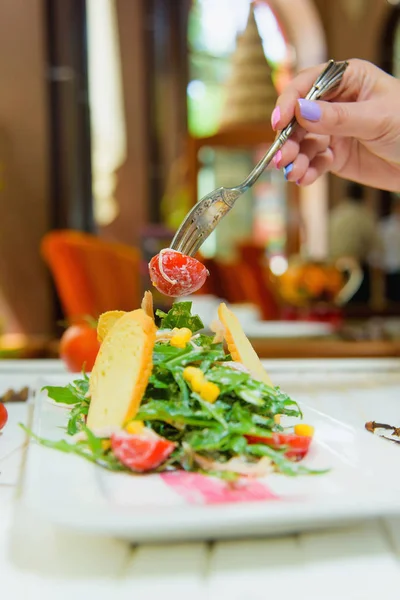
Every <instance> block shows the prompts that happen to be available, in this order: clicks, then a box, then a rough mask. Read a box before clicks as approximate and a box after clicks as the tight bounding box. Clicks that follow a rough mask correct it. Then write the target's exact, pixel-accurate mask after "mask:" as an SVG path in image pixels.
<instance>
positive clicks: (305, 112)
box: [297, 98, 321, 121]
mask: <svg viewBox="0 0 400 600" xmlns="http://www.w3.org/2000/svg"><path fill="white" fill-rule="evenodd" d="M297 102H298V103H299V108H300V114H301V116H302V117H303V119H307V121H319V120H320V118H321V107H320V105H319V104H317V103H316V102H314V100H305V99H304V98H301V99H300V100H297Z"/></svg>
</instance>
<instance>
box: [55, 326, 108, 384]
mask: <svg viewBox="0 0 400 600" xmlns="http://www.w3.org/2000/svg"><path fill="white" fill-rule="evenodd" d="M99 348H100V342H99V341H98V339H97V331H96V329H95V328H94V327H91V326H90V325H85V324H82V325H71V327H68V329H66V330H65V332H64V333H63V335H62V337H61V340H60V357H61V358H62V360H63V361H64V362H65V364H66V366H67V369H68V370H69V371H72V372H73V373H79V372H80V371H82V369H83V367H84V368H85V371H86V372H87V373H89V372H90V371H91V370H92V369H93V365H94V362H95V360H96V357H97V353H98V351H99Z"/></svg>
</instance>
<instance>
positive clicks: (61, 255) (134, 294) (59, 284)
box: [41, 230, 141, 320]
mask: <svg viewBox="0 0 400 600" xmlns="http://www.w3.org/2000/svg"><path fill="white" fill-rule="evenodd" d="M41 251H42V255H43V258H44V259H45V261H46V263H47V265H48V266H49V268H50V271H51V273H52V276H53V279H54V282H55V286H56V290H57V293H58V296H59V299H60V302H61V305H62V308H63V310H64V313H65V316H66V317H67V318H69V319H74V320H79V319H82V317H85V316H91V317H94V318H97V317H98V316H99V315H100V314H101V313H102V312H105V311H107V310H133V309H135V308H137V307H139V305H140V300H141V282H140V253H139V251H138V250H136V249H135V248H130V247H129V246H125V245H123V244H117V243H111V242H106V241H104V240H101V239H100V238H98V237H96V236H95V235H90V234H87V233H82V232H79V231H71V230H59V231H52V232H50V233H48V234H46V235H45V236H44V238H43V240H42V243H41Z"/></svg>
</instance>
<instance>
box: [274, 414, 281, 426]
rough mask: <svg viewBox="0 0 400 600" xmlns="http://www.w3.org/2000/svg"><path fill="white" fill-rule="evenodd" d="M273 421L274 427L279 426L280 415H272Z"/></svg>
mask: <svg viewBox="0 0 400 600" xmlns="http://www.w3.org/2000/svg"><path fill="white" fill-rule="evenodd" d="M274 421H275V424H276V425H280V424H281V415H274Z"/></svg>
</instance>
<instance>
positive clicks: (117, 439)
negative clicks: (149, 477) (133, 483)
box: [111, 432, 176, 473]
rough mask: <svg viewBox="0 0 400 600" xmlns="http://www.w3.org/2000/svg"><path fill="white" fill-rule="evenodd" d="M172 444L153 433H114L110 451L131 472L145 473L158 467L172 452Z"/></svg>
mask: <svg viewBox="0 0 400 600" xmlns="http://www.w3.org/2000/svg"><path fill="white" fill-rule="evenodd" d="M175 445H176V444H174V443H173V442H170V441H169V440H166V439H165V438H163V437H160V436H159V435H157V434H156V433H154V432H144V433H139V434H134V435H130V434H128V433H115V434H113V435H112V436H111V449H112V451H113V453H114V455H115V456H116V457H117V458H118V460H119V461H121V463H122V464H123V465H125V466H126V467H128V468H129V469H131V470H132V471H135V472H137V473H145V472H146V471H152V470H153V469H156V468H157V467H159V466H160V465H161V464H162V463H163V462H164V461H165V460H166V459H167V458H168V456H169V455H170V454H171V452H172V451H173V450H174V448H175Z"/></svg>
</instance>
